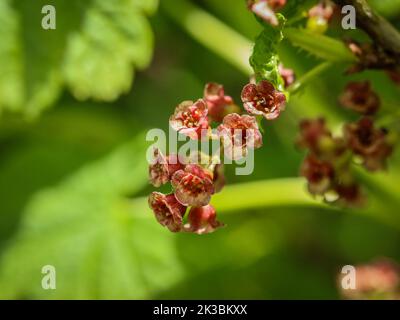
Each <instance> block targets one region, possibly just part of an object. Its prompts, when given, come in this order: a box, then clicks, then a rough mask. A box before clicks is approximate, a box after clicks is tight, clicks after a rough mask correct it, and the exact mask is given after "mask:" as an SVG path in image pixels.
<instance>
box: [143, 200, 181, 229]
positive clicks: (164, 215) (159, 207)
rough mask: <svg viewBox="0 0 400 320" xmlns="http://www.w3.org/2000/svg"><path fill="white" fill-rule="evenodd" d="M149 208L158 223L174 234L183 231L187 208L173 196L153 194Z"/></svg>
mask: <svg viewBox="0 0 400 320" xmlns="http://www.w3.org/2000/svg"><path fill="white" fill-rule="evenodd" d="M149 206H150V208H151V209H152V210H153V212H154V214H155V216H156V219H157V221H158V222H159V223H160V224H161V225H163V226H165V227H167V228H168V229H169V230H170V231H172V232H179V231H181V230H182V224H183V223H182V217H183V215H184V214H185V211H186V207H185V206H183V205H182V204H181V203H179V202H178V201H177V200H176V198H175V196H174V195H173V194H168V195H165V194H162V193H160V192H153V193H152V194H151V195H150V196H149Z"/></svg>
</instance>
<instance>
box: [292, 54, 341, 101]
mask: <svg viewBox="0 0 400 320" xmlns="http://www.w3.org/2000/svg"><path fill="white" fill-rule="evenodd" d="M332 66H333V63H332V62H323V63H321V64H319V65H318V66H316V67H315V68H314V69H311V70H310V71H308V72H307V73H306V74H304V75H303V76H302V77H301V78H300V79H298V80H297V81H296V82H295V83H293V84H292V85H291V86H290V87H289V88H288V91H289V92H290V94H294V93H296V92H298V91H299V90H300V89H301V88H302V87H303V86H304V85H305V84H307V83H309V82H311V81H313V80H315V79H316V78H317V77H318V76H319V75H320V74H321V73H323V72H325V71H326V70H328V69H329V68H331V67H332Z"/></svg>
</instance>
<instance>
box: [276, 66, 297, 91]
mask: <svg viewBox="0 0 400 320" xmlns="http://www.w3.org/2000/svg"><path fill="white" fill-rule="evenodd" d="M279 73H280V75H281V77H282V79H283V81H284V82H285V88H287V87H289V86H290V85H291V84H292V83H294V82H295V80H296V76H295V74H294V71H293V70H292V69H288V68H285V67H284V66H283V64H280V65H279Z"/></svg>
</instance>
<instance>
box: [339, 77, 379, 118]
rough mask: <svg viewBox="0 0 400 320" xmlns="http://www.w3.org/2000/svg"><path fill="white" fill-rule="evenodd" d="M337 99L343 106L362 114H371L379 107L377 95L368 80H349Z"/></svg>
mask: <svg viewBox="0 0 400 320" xmlns="http://www.w3.org/2000/svg"><path fill="white" fill-rule="evenodd" d="M339 101H340V103H341V104H342V105H343V106H344V107H345V108H348V109H350V110H353V111H356V112H358V113H361V114H364V115H372V114H374V113H376V111H378V109H379V107H380V99H379V96H378V95H377V94H376V93H375V92H374V91H373V90H372V88H371V84H370V82H369V81H364V82H350V83H349V84H348V85H347V86H346V88H345V90H344V92H343V94H342V95H341V96H340V98H339Z"/></svg>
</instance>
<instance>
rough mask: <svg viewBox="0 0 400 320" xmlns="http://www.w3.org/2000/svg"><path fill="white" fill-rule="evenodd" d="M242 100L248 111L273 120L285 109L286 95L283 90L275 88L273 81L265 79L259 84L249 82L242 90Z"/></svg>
mask: <svg viewBox="0 0 400 320" xmlns="http://www.w3.org/2000/svg"><path fill="white" fill-rule="evenodd" d="M242 101H243V103H244V108H245V109H246V110H247V112H248V113H250V114H253V115H262V116H264V117H265V118H266V119H267V120H273V119H276V118H277V117H279V114H280V113H281V111H282V110H284V108H285V103H286V97H285V95H284V94H283V93H282V92H280V91H278V90H275V88H274V86H273V85H272V83H270V82H268V81H266V80H263V81H260V82H259V83H258V84H257V85H255V84H252V83H249V84H247V85H246V86H245V87H244V88H243V91H242Z"/></svg>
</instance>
